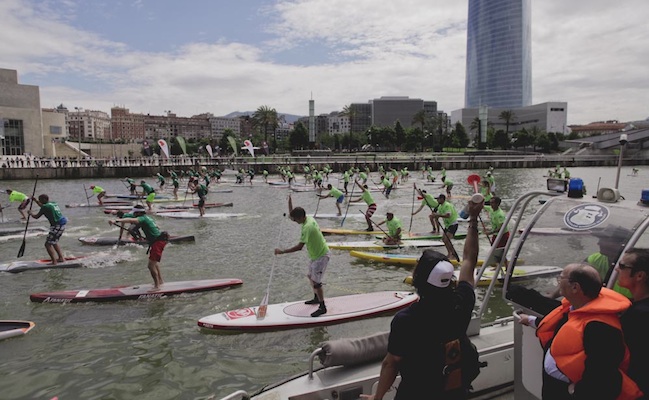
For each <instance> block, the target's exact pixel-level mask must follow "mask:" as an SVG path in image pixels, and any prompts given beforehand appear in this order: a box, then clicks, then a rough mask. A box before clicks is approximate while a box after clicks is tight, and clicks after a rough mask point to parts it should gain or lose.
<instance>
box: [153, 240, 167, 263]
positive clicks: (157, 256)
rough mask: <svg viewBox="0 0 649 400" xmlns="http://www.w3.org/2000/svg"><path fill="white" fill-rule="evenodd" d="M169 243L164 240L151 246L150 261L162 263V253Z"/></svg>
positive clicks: (157, 241)
mask: <svg viewBox="0 0 649 400" xmlns="http://www.w3.org/2000/svg"><path fill="white" fill-rule="evenodd" d="M166 245H167V242H166V241H164V240H156V241H155V242H153V244H152V245H151V251H149V260H151V261H160V260H161V259H162V252H163V251H164V249H165V246H166Z"/></svg>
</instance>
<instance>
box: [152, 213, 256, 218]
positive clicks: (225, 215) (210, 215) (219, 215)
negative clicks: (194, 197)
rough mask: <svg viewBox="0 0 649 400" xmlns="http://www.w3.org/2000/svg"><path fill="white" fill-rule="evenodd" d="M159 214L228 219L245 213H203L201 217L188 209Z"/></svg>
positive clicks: (243, 215) (177, 216)
mask: <svg viewBox="0 0 649 400" xmlns="http://www.w3.org/2000/svg"><path fill="white" fill-rule="evenodd" d="M159 215H160V216H161V217H169V218H180V219H194V218H214V219H228V218H239V217H245V216H246V214H245V213H205V214H203V216H202V217H201V215H200V214H199V213H198V212H189V211H181V212H171V213H162V214H159Z"/></svg>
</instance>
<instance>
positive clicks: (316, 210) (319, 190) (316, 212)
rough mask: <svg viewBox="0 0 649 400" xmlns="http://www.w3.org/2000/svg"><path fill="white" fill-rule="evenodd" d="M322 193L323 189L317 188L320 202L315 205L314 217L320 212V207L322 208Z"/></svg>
mask: <svg viewBox="0 0 649 400" xmlns="http://www.w3.org/2000/svg"><path fill="white" fill-rule="evenodd" d="M320 193H322V189H316V194H315V195H316V196H318V203H316V205H315V212H314V213H313V218H315V216H316V215H317V214H318V208H320V199H321V197H320Z"/></svg>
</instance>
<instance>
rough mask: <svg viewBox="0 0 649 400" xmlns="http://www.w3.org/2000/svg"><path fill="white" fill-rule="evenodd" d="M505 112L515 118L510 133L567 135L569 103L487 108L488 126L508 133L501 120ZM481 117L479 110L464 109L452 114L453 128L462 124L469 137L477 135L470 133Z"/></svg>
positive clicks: (554, 102)
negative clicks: (532, 132)
mask: <svg viewBox="0 0 649 400" xmlns="http://www.w3.org/2000/svg"><path fill="white" fill-rule="evenodd" d="M503 111H511V112H512V113H513V118H512V120H511V121H510V122H509V133H510V134H511V133H513V132H516V131H519V130H521V129H523V128H525V129H526V130H530V129H532V128H533V127H536V128H538V129H539V130H541V131H545V132H555V133H564V134H565V133H567V132H568V127H567V125H566V122H567V119H568V103H566V102H557V101H553V102H547V103H541V104H535V105H531V106H527V107H518V108H498V107H488V108H487V124H488V126H490V127H493V129H495V130H503V131H507V126H506V125H507V124H506V122H505V121H504V120H503V119H501V118H500V115H501V114H502V112H503ZM478 116H479V108H462V109H459V110H455V111H452V112H451V126H454V125H455V124H456V123H457V122H460V123H461V124H462V125H463V126H464V127H465V129H466V130H467V133H469V135H470V136H471V135H473V136H474V135H475V134H477V130H473V131H470V127H471V124H472V123H473V121H474V120H475V119H476V118H478Z"/></svg>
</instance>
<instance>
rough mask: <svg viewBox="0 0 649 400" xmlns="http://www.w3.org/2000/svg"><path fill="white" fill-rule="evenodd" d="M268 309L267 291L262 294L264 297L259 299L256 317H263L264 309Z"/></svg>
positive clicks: (264, 314)
mask: <svg viewBox="0 0 649 400" xmlns="http://www.w3.org/2000/svg"><path fill="white" fill-rule="evenodd" d="M267 310H268V292H266V294H265V295H264V298H263V299H262V300H261V304H260V305H259V308H258V309H257V319H264V318H265V317H266V311H267Z"/></svg>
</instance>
